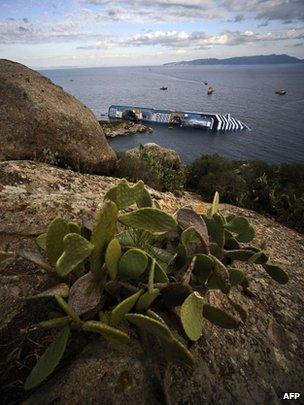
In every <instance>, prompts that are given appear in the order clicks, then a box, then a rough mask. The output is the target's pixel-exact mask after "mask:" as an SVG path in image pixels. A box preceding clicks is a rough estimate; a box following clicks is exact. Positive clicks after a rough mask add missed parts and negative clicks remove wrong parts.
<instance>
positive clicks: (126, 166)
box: [116, 148, 186, 192]
mask: <svg viewBox="0 0 304 405" xmlns="http://www.w3.org/2000/svg"><path fill="white" fill-rule="evenodd" d="M116 175H117V177H125V178H127V179H128V180H130V181H133V182H134V181H138V180H143V181H144V182H145V183H146V184H147V185H149V186H150V187H153V188H155V189H156V190H159V191H171V192H174V191H180V190H183V188H184V185H185V181H186V174H185V170H184V168H183V167H176V166H175V165H174V164H173V163H172V161H171V160H170V158H168V157H167V156H166V154H163V156H162V157H161V158H160V157H159V156H157V155H155V154H154V153H153V152H152V151H149V150H145V149H144V148H140V155H139V157H136V156H128V155H127V154H123V155H121V156H120V159H119V162H118V165H117V170H116Z"/></svg>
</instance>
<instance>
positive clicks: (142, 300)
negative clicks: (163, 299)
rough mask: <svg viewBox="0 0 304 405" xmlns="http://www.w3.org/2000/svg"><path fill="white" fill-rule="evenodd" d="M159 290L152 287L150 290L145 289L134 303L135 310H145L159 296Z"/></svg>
mask: <svg viewBox="0 0 304 405" xmlns="http://www.w3.org/2000/svg"><path fill="white" fill-rule="evenodd" d="M159 294H160V291H159V289H158V288H154V289H153V290H152V291H151V292H149V291H147V292H145V293H144V294H143V295H141V296H140V297H139V299H138V301H137V303H136V306H135V309H136V311H137V312H145V311H147V309H148V308H149V307H150V306H151V304H152V303H153V301H154V300H155V299H156V298H157V297H158V296H159Z"/></svg>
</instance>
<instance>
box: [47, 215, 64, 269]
mask: <svg viewBox="0 0 304 405" xmlns="http://www.w3.org/2000/svg"><path fill="white" fill-rule="evenodd" d="M69 232H70V230H69V225H68V223H67V221H66V220H65V219H63V218H55V219H54V220H53V221H52V222H51V223H50V224H49V226H48V229H47V233H46V242H45V246H46V254H47V258H48V260H49V263H50V264H51V265H52V266H55V265H56V262H57V260H58V259H59V257H60V256H61V255H62V253H63V250H64V246H63V238H64V237H65V236H66V235H67V234H68V233H69Z"/></svg>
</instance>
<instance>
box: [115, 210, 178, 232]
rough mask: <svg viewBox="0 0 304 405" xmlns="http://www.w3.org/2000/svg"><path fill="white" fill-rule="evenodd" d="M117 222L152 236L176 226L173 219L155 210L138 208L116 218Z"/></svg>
mask: <svg viewBox="0 0 304 405" xmlns="http://www.w3.org/2000/svg"><path fill="white" fill-rule="evenodd" d="M118 220H119V221H120V222H121V223H122V224H124V225H126V226H130V227H132V228H137V229H143V230H145V231H148V232H151V233H152V234H155V235H157V234H163V233H165V232H168V231H170V230H171V229H174V228H175V227H176V225H177V223H176V221H175V219H174V218H173V217H172V216H171V215H169V214H167V213H165V212H163V211H161V210H159V209H156V208H150V207H146V208H140V209H138V210H136V211H132V212H130V213H128V214H123V215H120V216H119V217H118Z"/></svg>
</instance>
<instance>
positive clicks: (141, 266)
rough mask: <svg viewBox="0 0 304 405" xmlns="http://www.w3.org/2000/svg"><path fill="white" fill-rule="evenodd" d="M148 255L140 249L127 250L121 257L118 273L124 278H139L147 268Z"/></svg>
mask: <svg viewBox="0 0 304 405" xmlns="http://www.w3.org/2000/svg"><path fill="white" fill-rule="evenodd" d="M147 265H148V256H147V255H146V253H145V252H144V251H142V250H140V249H137V248H132V249H129V250H127V251H126V252H125V253H124V254H123V255H122V257H121V259H120V261H119V265H118V269H119V270H118V275H119V277H121V278H124V279H131V280H137V279H138V278H139V277H140V276H141V275H142V274H143V273H144V271H145V270H146V268H147Z"/></svg>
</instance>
